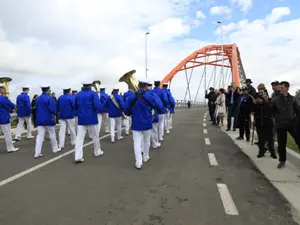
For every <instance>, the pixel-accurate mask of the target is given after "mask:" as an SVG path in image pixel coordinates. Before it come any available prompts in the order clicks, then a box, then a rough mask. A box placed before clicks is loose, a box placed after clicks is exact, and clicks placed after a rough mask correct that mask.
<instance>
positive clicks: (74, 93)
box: [68, 90, 78, 134]
mask: <svg viewBox="0 0 300 225" xmlns="http://www.w3.org/2000/svg"><path fill="white" fill-rule="evenodd" d="M77 93H78V91H77V90H72V99H73V101H74V106H75V98H76V95H77ZM73 114H74V119H75V133H76V132H77V128H78V115H77V111H76V109H75V108H74V111H73ZM68 134H71V132H70V130H69V129H68Z"/></svg>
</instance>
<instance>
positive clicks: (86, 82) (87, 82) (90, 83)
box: [82, 81, 93, 86]
mask: <svg viewBox="0 0 300 225" xmlns="http://www.w3.org/2000/svg"><path fill="white" fill-rule="evenodd" d="M92 83H93V82H92V81H85V82H82V85H84V86H89V85H92Z"/></svg>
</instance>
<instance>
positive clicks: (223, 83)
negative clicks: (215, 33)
mask: <svg viewBox="0 0 300 225" xmlns="http://www.w3.org/2000/svg"><path fill="white" fill-rule="evenodd" d="M217 23H218V24H220V25H221V46H222V69H221V75H222V86H223V88H224V87H225V77H224V72H223V71H224V44H223V24H222V21H218V22H217Z"/></svg>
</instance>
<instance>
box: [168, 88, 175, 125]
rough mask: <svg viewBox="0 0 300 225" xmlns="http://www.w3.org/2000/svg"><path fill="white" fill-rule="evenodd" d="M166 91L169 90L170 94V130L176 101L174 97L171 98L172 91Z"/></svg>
mask: <svg viewBox="0 0 300 225" xmlns="http://www.w3.org/2000/svg"><path fill="white" fill-rule="evenodd" d="M168 91H169V92H170V94H171V97H172V98H171V100H170V102H171V107H170V120H169V128H170V130H172V128H173V127H172V125H173V115H174V114H175V105H176V102H175V99H174V98H173V96H172V93H171V91H170V89H168Z"/></svg>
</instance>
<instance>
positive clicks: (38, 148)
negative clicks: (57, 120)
mask: <svg viewBox="0 0 300 225" xmlns="http://www.w3.org/2000/svg"><path fill="white" fill-rule="evenodd" d="M46 130H47V131H48V133H49V137H50V140H51V146H52V151H53V152H56V151H57V149H58V146H57V141H56V133H55V126H38V127H37V131H38V134H37V137H36V142H35V156H39V155H40V154H41V153H42V147H43V141H44V137H45V132H46Z"/></svg>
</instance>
